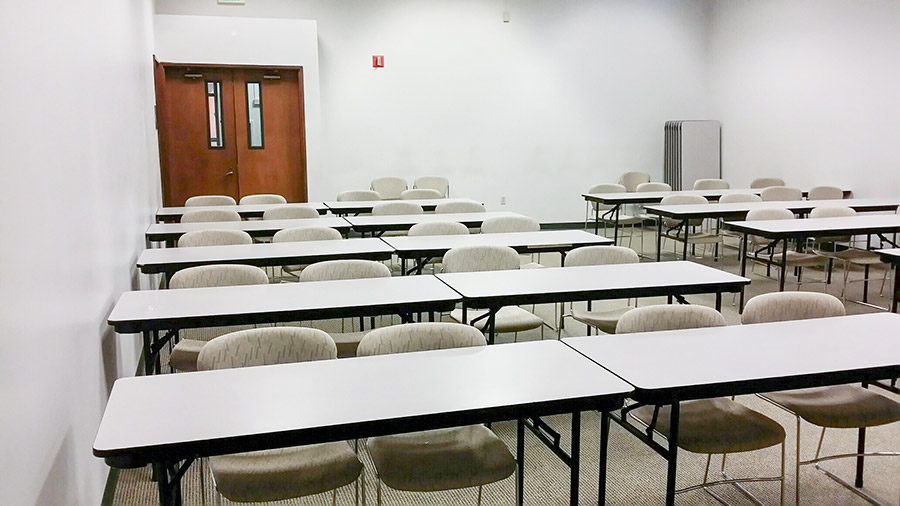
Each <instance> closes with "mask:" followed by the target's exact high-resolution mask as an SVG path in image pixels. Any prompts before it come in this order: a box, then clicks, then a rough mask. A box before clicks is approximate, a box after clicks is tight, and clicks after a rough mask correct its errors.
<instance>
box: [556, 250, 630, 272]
mask: <svg viewBox="0 0 900 506" xmlns="http://www.w3.org/2000/svg"><path fill="white" fill-rule="evenodd" d="M640 260H641V259H640V257H639V256H638V254H637V252H636V251H634V250H633V249H631V248H626V247H624V246H584V247H581V248H575V249H573V250H572V251H570V252H569V254H567V255H566V260H565V261H564V262H563V267H579V266H582V265H609V264H636V263H638V262H640Z"/></svg>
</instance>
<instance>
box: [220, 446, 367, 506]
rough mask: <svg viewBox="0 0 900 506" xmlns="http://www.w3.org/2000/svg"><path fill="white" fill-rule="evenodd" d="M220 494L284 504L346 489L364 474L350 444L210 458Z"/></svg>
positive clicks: (241, 499) (242, 499) (244, 500)
mask: <svg viewBox="0 0 900 506" xmlns="http://www.w3.org/2000/svg"><path fill="white" fill-rule="evenodd" d="M209 467H210V469H211V470H212V473H213V477H214V478H215V480H216V488H217V489H218V490H219V492H220V493H221V494H222V495H224V496H225V497H227V498H228V499H230V500H232V501H238V502H259V501H280V500H283V499H290V498H293V497H301V496H306V495H312V494H318V493H320V492H325V491H328V490H332V489H335V488H338V487H342V486H344V485H347V484H349V483H353V481H354V480H355V479H356V478H357V477H358V476H359V473H360V471H361V470H362V463H360V461H359V459H358V458H357V456H356V454H355V453H353V449H352V448H351V447H350V445H349V444H347V442H346V441H338V442H336V443H325V444H318V445H309V446H298V447H292V448H279V449H276V450H263V451H258V452H248V453H237V454H234V455H221V456H218V457H210V458H209Z"/></svg>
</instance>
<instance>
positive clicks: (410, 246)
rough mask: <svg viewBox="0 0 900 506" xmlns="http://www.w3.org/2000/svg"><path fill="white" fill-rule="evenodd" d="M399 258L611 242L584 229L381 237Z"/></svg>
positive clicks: (557, 249)
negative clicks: (481, 248)
mask: <svg viewBox="0 0 900 506" xmlns="http://www.w3.org/2000/svg"><path fill="white" fill-rule="evenodd" d="M381 240H382V241H384V242H386V243H387V244H389V245H390V246H391V247H392V248H393V249H394V250H395V251H396V252H397V254H398V255H400V256H401V257H410V256H415V255H423V254H430V255H442V254H444V253H446V252H447V251H449V250H450V249H451V248H456V247H459V246H485V245H491V246H509V247H511V248H513V249H515V250H516V251H519V252H520V253H525V252H528V251H568V250H571V249H573V248H575V247H578V246H588V245H591V246H593V245H607V244H612V243H613V240H612V239H609V238H607V237H603V236H599V235H595V234H592V233H590V232H585V231H584V230H541V231H538V232H509V233H504V234H469V235H427V236H417V237H408V236H402V237H383V238H382V239H381Z"/></svg>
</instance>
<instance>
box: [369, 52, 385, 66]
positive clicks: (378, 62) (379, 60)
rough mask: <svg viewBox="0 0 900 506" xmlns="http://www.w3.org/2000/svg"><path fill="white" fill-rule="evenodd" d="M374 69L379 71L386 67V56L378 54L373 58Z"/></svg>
mask: <svg viewBox="0 0 900 506" xmlns="http://www.w3.org/2000/svg"><path fill="white" fill-rule="evenodd" d="M372 67H374V68H376V69H378V68H382V67H384V55H381V54H377V55H373V56H372Z"/></svg>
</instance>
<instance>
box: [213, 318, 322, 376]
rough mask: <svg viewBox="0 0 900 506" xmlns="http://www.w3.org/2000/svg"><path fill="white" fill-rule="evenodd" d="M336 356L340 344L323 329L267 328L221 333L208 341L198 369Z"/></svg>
mask: <svg viewBox="0 0 900 506" xmlns="http://www.w3.org/2000/svg"><path fill="white" fill-rule="evenodd" d="M335 358H337V346H336V345H335V344H334V340H333V339H332V338H331V336H329V335H328V334H327V333H325V332H324V331H321V330H319V329H311V328H303V327H264V328H258V329H248V330H240V331H238V332H232V333H230V334H225V335H221V336H219V337H216V338H213V339H212V340H211V341H209V342H207V343H206V344H205V345H204V346H203V348H201V349H200V355H199V356H198V357H197V370H199V371H209V370H212V369H233V368H236V367H253V366H260V365H275V364H290V363H294V362H312V361H315V360H330V359H335Z"/></svg>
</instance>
